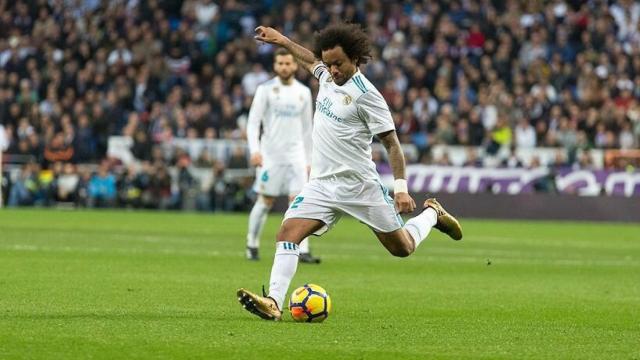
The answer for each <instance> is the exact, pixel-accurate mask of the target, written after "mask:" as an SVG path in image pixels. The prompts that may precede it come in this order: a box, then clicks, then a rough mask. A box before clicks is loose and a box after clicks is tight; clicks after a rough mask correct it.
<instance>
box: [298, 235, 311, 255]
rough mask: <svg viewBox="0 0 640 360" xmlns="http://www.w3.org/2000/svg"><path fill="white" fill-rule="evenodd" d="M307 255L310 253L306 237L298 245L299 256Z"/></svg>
mask: <svg viewBox="0 0 640 360" xmlns="http://www.w3.org/2000/svg"><path fill="white" fill-rule="evenodd" d="M308 253H310V251H309V238H308V237H306V238H304V239H303V240H302V242H301V243H300V254H308Z"/></svg>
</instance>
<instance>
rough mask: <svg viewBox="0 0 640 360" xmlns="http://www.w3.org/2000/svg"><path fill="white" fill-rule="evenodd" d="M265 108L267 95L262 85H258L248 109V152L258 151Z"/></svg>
mask: <svg viewBox="0 0 640 360" xmlns="http://www.w3.org/2000/svg"><path fill="white" fill-rule="evenodd" d="M266 110H267V97H266V95H265V93H264V86H258V89H257V90H256V93H255V95H254V97H253V102H251V109H250V110H249V120H248V121H247V142H248V144H249V153H250V154H254V153H257V152H260V123H261V122H262V117H263V115H264V114H265V113H266Z"/></svg>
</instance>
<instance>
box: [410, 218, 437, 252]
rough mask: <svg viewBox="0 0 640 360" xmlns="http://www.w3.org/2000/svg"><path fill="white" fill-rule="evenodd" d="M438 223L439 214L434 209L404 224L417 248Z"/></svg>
mask: <svg viewBox="0 0 640 360" xmlns="http://www.w3.org/2000/svg"><path fill="white" fill-rule="evenodd" d="M437 222H438V214H437V213H436V211H435V210H433V209H432V208H426V209H425V210H424V211H423V212H422V213H420V215H418V216H416V217H413V218H411V219H409V221H407V223H406V224H404V228H405V230H407V231H408V232H409V234H410V235H411V237H412V238H413V242H414V243H415V244H416V248H418V245H420V243H421V242H422V241H424V240H425V239H426V238H427V235H429V231H431V228H432V227H433V226H434V225H435V224H436V223H437Z"/></svg>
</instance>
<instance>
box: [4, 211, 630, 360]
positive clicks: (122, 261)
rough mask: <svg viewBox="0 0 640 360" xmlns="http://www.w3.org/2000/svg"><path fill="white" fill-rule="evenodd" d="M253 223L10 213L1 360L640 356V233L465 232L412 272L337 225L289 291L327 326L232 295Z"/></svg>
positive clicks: (554, 227)
mask: <svg viewBox="0 0 640 360" xmlns="http://www.w3.org/2000/svg"><path fill="white" fill-rule="evenodd" d="M280 219H281V215H274V216H272V217H270V218H269V221H268V224H267V227H266V229H265V234H264V236H263V242H262V247H261V255H262V257H263V259H262V261H260V262H257V263H256V262H248V261H246V260H245V259H244V251H243V250H244V243H245V231H246V221H247V215H219V214H216V215H213V214H206V215H205V214H185V213H147V212H125V211H123V212H111V211H105V212H102V211H72V212H69V211H52V210H11V211H10V210H2V211H0V358H1V359H20V358H30V359H31V358H43V359H80V358H82V359H85V358H99V359H114V358H127V359H134V358H154V359H157V358H174V359H195V358H204V359H226V358H234V359H240V358H244V359H289V358H296V359H318V358H325V359H389V358H394V359H405V358H412V359H414V358H420V359H422V358H435V359H465V358H487V359H497V358H502V359H514V358H528V359H543V358H555V359H571V358H573V359H584V358H591V359H607V358H610V359H640V226H638V225H615V224H598V223H593V224H588V223H557V222H515V221H510V222H505V221H483V220H466V219H462V220H463V221H462V223H463V226H464V230H465V239H464V240H463V241H461V242H454V241H451V240H448V239H446V238H444V237H443V236H442V235H441V234H439V233H438V232H437V231H435V230H434V232H432V233H431V235H429V239H428V240H427V241H425V242H424V243H423V244H422V245H421V247H420V248H419V249H418V250H417V252H416V254H414V255H412V256H411V257H409V258H406V259H399V258H394V257H392V256H390V255H389V254H387V253H386V251H385V250H384V248H383V247H382V246H381V245H380V244H379V243H378V241H377V240H376V238H375V237H374V235H373V234H372V233H371V232H370V230H368V229H367V228H366V227H365V226H364V225H362V224H360V223H358V222H356V221H354V220H352V219H343V220H342V221H341V222H340V223H339V224H338V226H337V227H336V228H335V229H334V230H332V231H331V232H329V233H328V234H327V235H325V236H323V237H322V238H314V239H313V243H312V248H313V250H314V252H315V254H317V255H319V256H321V257H322V258H323V263H322V264H321V265H319V266H315V265H306V264H302V265H300V266H299V267H298V273H297V274H296V277H295V278H294V280H293V283H292V287H293V286H298V285H302V284H303V283H305V282H313V283H317V284H319V285H321V286H323V287H325V288H326V289H327V291H328V292H329V294H330V295H331V296H332V299H333V303H334V309H333V310H334V311H333V313H332V314H331V316H330V317H329V319H327V321H325V322H324V323H322V324H304V323H294V322H293V321H292V320H291V318H290V316H289V314H288V313H285V318H284V321H282V322H267V321H263V320H260V319H258V318H257V317H254V316H252V315H251V314H249V313H248V312H246V311H244V310H242V308H241V307H240V305H239V304H238V303H237V300H236V298H235V291H236V289H237V288H238V287H247V288H249V289H252V290H255V291H259V290H260V287H261V285H262V284H267V283H268V277H269V272H270V269H271V262H272V256H273V249H274V246H273V240H272V239H273V238H274V235H275V232H276V230H277V227H278V224H279V222H280Z"/></svg>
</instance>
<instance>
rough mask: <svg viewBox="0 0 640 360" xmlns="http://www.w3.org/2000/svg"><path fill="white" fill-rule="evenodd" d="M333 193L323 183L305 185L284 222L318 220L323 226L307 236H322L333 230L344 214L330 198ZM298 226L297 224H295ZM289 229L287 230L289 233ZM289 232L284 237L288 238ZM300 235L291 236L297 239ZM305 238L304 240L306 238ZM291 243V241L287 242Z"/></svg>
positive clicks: (289, 209) (285, 215)
mask: <svg viewBox="0 0 640 360" xmlns="http://www.w3.org/2000/svg"><path fill="white" fill-rule="evenodd" d="M330 194H331V191H329V190H328V189H327V188H326V186H325V184H323V182H322V181H311V182H309V183H307V184H305V185H304V187H303V189H302V191H301V192H300V194H298V195H297V196H296V197H295V198H294V199H293V201H292V202H291V204H290V205H289V208H288V209H287V212H285V214H284V219H285V220H284V222H283V225H284V224H285V223H288V221H289V220H294V219H298V220H301V219H302V220H316V221H318V223H320V224H322V226H319V227H317V228H316V227H314V231H312V232H311V233H306V231H304V232H303V233H305V236H307V235H311V234H313V235H317V236H320V235H322V234H324V233H325V232H327V231H328V230H329V229H331V228H332V227H333V226H335V224H337V223H338V221H339V220H340V218H341V217H342V212H340V210H339V209H337V208H336V206H335V204H334V203H333V202H332V200H331V197H330ZM294 224H296V222H294ZM289 229H290V228H289V227H286V228H285V230H287V231H289ZM288 235H289V233H288V232H284V233H283V236H288ZM298 235H299V233H298V232H295V233H294V234H291V236H292V237H295V238H296V239H297V237H298ZM305 236H303V237H302V238H304V237H305ZM287 241H291V240H287Z"/></svg>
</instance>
